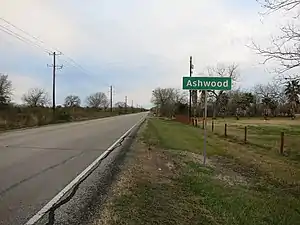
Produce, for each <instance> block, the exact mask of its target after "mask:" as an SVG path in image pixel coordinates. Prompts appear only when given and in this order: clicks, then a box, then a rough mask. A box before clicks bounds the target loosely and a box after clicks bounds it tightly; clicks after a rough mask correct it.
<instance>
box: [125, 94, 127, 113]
mask: <svg viewBox="0 0 300 225" xmlns="http://www.w3.org/2000/svg"><path fill="white" fill-rule="evenodd" d="M125 112H126V113H127V96H125Z"/></svg>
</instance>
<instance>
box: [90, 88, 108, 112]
mask: <svg viewBox="0 0 300 225" xmlns="http://www.w3.org/2000/svg"><path fill="white" fill-rule="evenodd" d="M86 102H87V104H88V106H89V107H92V108H105V107H107V106H108V104H109V102H108V98H107V96H106V94H105V93H103V92H97V93H95V94H91V95H90V96H88V97H87V99H86Z"/></svg>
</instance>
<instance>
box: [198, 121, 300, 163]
mask: <svg viewBox="0 0 300 225" xmlns="http://www.w3.org/2000/svg"><path fill="white" fill-rule="evenodd" d="M194 125H195V126H196V123H194ZM197 126H198V127H200V128H201V129H204V121H203V120H201V121H200V120H198V122H197ZM207 131H208V132H209V134H213V135H216V136H218V137H220V138H224V139H227V140H228V141H232V142H235V143H239V144H243V145H249V146H253V148H254V147H256V148H257V147H258V148H261V149H263V150H264V151H266V153H267V152H269V151H271V152H273V153H277V154H280V155H284V156H288V157H289V158H292V159H294V160H297V161H300V125H287V126H283V125H279V124H274V125H273V124H255V123H253V124H251V125H249V124H247V125H244V124H241V123H239V122H236V123H235V122H234V121H228V122H224V121H218V120H210V121H207Z"/></svg>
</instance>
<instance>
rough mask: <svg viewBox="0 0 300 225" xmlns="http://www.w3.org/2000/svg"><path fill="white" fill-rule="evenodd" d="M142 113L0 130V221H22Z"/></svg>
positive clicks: (7, 223) (7, 224) (12, 223)
mask: <svg viewBox="0 0 300 225" xmlns="http://www.w3.org/2000/svg"><path fill="white" fill-rule="evenodd" d="M145 115H146V114H145V113H139V114H130V115H124V116H117V117H109V118H104V119H99V120H90V121H85V122H78V123H69V124H61V125H51V126H46V127H40V128H35V129H27V130H19V131H13V132H7V133H4V134H2V135H0V224H1V225H2V224H3V225H18V224H24V223H26V222H27V220H28V219H29V218H31V217H32V216H33V215H34V214H35V213H37V212H38V211H39V210H40V209H41V208H42V207H43V206H44V205H45V204H46V203H47V202H48V201H49V200H51V199H52V198H53V197H54V196H55V195H56V194H57V193H58V192H59V191H60V190H61V189H63V188H64V187H65V186H66V185H67V184H68V183H69V182H70V181H72V180H73V179H74V178H75V177H76V176H77V175H78V174H79V173H80V172H82V171H83V170H84V169H85V168H86V167H87V166H88V165H89V164H90V163H92V162H93V161H94V160H95V159H96V158H97V157H98V156H100V155H101V153H102V152H104V151H105V150H106V149H107V148H108V147H109V146H110V145H112V144H113V143H114V142H115V141H116V140H117V139H118V138H120V136H122V135H123V134H124V133H125V132H126V131H127V130H128V129H130V128H131V127H132V126H133V125H135V124H136V123H137V122H138V121H139V120H140V119H141V118H142V117H143V116H145Z"/></svg>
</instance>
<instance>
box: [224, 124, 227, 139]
mask: <svg viewBox="0 0 300 225" xmlns="http://www.w3.org/2000/svg"><path fill="white" fill-rule="evenodd" d="M224 135H225V137H227V123H225V127H224Z"/></svg>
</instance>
